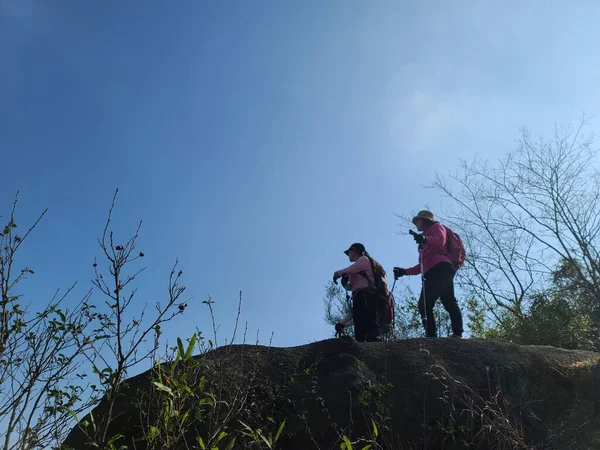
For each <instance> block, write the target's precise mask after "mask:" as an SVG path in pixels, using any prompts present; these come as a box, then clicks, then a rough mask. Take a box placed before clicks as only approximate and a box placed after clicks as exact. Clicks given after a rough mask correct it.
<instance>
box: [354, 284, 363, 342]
mask: <svg viewBox="0 0 600 450" xmlns="http://www.w3.org/2000/svg"><path fill="white" fill-rule="evenodd" d="M366 317H367V301H366V298H365V296H364V293H363V292H357V293H356V294H354V296H353V297H352V321H353V322H354V338H355V339H356V340H357V341H358V342H364V341H365V340H366V337H367V324H366V320H365V319H366Z"/></svg>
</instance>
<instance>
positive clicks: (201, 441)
mask: <svg viewBox="0 0 600 450" xmlns="http://www.w3.org/2000/svg"><path fill="white" fill-rule="evenodd" d="M198 445H199V446H200V448H201V449H202V450H205V449H206V444H204V439H202V436H198Z"/></svg>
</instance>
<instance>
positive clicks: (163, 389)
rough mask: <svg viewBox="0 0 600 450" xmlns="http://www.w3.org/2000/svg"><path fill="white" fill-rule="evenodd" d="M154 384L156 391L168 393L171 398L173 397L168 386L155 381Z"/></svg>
mask: <svg viewBox="0 0 600 450" xmlns="http://www.w3.org/2000/svg"><path fill="white" fill-rule="evenodd" d="M152 384H153V385H154V386H156V389H158V390H159V391H163V392H166V393H167V394H169V395H170V396H173V391H172V390H171V389H170V388H168V387H167V386H165V385H164V384H162V383H159V382H157V381H153V382H152Z"/></svg>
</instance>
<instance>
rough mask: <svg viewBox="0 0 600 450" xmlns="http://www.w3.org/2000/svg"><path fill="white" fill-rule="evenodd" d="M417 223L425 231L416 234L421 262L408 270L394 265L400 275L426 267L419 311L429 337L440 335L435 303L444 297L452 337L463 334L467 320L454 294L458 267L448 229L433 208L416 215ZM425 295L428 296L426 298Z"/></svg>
mask: <svg viewBox="0 0 600 450" xmlns="http://www.w3.org/2000/svg"><path fill="white" fill-rule="evenodd" d="M412 221H413V224H415V226H416V227H417V229H418V230H419V231H421V232H422V233H421V234H416V233H415V234H413V237H414V239H415V242H416V243H417V244H419V254H420V261H419V264H417V265H416V266H413V267H409V268H408V269H403V268H400V267H394V276H395V277H396V278H398V277H402V276H404V275H418V274H420V273H421V265H422V266H423V287H422V289H421V295H420V298H419V313H420V314H421V318H422V320H423V326H424V327H425V333H426V335H427V337H436V336H437V327H436V323H435V318H434V316H433V307H434V306H435V302H436V301H437V300H438V299H440V300H441V302H442V305H444V308H445V309H446V311H448V314H449V315H450V321H451V322H452V333H453V334H452V337H457V338H460V337H462V334H463V321H462V314H461V312H460V308H459V307H458V303H457V301H456V297H455V296H454V275H455V274H456V270H455V268H454V265H453V264H452V260H451V259H450V255H449V253H448V246H447V244H448V241H447V236H446V234H447V233H446V228H445V227H444V226H442V225H441V224H440V223H439V222H437V221H436V220H435V217H434V215H433V213H432V212H431V211H427V210H423V211H419V213H418V214H417V215H416V216H415V217H413V220H412ZM424 297H425V298H424Z"/></svg>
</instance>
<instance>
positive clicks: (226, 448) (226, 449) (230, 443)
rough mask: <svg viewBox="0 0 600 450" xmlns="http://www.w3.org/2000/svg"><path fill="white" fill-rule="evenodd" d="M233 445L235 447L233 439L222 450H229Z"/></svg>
mask: <svg viewBox="0 0 600 450" xmlns="http://www.w3.org/2000/svg"><path fill="white" fill-rule="evenodd" d="M234 445H235V438H233V439H232V440H230V441H229V444H227V447H225V449H224V450H231V449H232V448H233V446H234Z"/></svg>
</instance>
